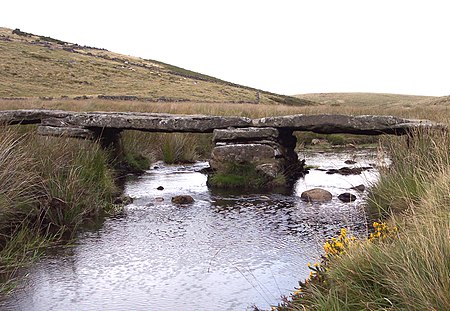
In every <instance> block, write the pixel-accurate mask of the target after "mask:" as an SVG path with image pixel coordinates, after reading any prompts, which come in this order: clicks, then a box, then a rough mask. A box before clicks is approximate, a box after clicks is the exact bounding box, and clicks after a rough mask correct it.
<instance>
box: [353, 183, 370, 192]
mask: <svg viewBox="0 0 450 311" xmlns="http://www.w3.org/2000/svg"><path fill="white" fill-rule="evenodd" d="M350 189H353V190H357V191H359V192H364V190H366V186H364V185H362V184H361V185H358V186H355V187H351V188H350Z"/></svg>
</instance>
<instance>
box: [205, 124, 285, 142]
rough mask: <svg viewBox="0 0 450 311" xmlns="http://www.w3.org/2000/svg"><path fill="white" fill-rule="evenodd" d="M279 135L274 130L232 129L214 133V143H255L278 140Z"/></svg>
mask: <svg viewBox="0 0 450 311" xmlns="http://www.w3.org/2000/svg"><path fill="white" fill-rule="evenodd" d="M278 135H279V133H278V131H277V129H274V128H270V127H269V128H265V127H261V128H257V127H248V128H232V129H218V130H214V132H213V141H214V142H218V141H220V142H229V141H241V142H242V141H255V140H265V139H276V138H277V137H278Z"/></svg>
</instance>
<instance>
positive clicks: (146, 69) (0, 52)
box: [0, 28, 312, 105]
mask: <svg viewBox="0 0 450 311" xmlns="http://www.w3.org/2000/svg"><path fill="white" fill-rule="evenodd" d="M0 72H1V73H2V74H1V75H0V98H30V97H32V98H37V97H45V98H50V97H51V98H61V97H64V98H66V97H69V98H77V97H80V96H82V97H94V98H95V97H99V96H100V98H104V99H128V100H132V99H141V100H145V101H162V102H164V101H169V102H179V101H196V102H231V103H257V102H259V103H263V104H288V105H309V104H312V103H311V102H309V101H307V100H303V99H298V98H295V97H290V96H283V95H278V94H273V93H270V92H264V91H261V90H257V89H254V88H249V87H245V86H241V85H237V84H233V83H230V82H226V81H222V80H219V79H216V78H213V77H210V76H206V75H202V74H199V73H196V72H193V71H190V70H185V69H182V68H179V67H176V66H172V65H168V64H164V63H161V62H158V61H154V60H148V59H142V58H137V57H131V56H125V55H121V54H117V53H113V52H110V51H107V50H105V49H98V48H93V47H86V46H80V45H78V44H73V43H68V42H64V41H61V40H58V39H54V38H50V37H45V36H38V35H33V34H30V33H25V32H22V31H20V30H18V29H16V30H12V29H8V28H0Z"/></svg>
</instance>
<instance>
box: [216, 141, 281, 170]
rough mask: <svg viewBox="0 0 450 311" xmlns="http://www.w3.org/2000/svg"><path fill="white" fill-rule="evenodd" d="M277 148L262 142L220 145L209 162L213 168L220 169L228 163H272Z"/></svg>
mask: <svg viewBox="0 0 450 311" xmlns="http://www.w3.org/2000/svg"><path fill="white" fill-rule="evenodd" d="M276 155H277V150H276V149H274V148H272V147H270V146H267V145H261V144H235V145H226V146H218V147H215V148H214V149H213V150H212V153H211V160H210V162H209V164H210V166H211V168H212V169H215V170H220V169H222V168H223V166H224V165H226V164H227V163H254V164H256V165H258V164H261V163H271V162H273V161H274V160H275V156H276Z"/></svg>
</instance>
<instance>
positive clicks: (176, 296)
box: [2, 154, 376, 311]
mask: <svg viewBox="0 0 450 311" xmlns="http://www.w3.org/2000/svg"><path fill="white" fill-rule="evenodd" d="M364 157H366V158H367V157H368V156H367V154H364ZM364 157H363V156H361V159H359V161H360V162H364V161H366V160H365V158H364ZM368 159H370V157H368ZM344 160H345V158H344V159H342V156H336V158H334V155H320V154H317V155H311V156H310V161H309V163H310V164H313V165H314V163H315V162H314V161H316V163H318V164H317V165H320V166H321V167H324V168H326V167H327V166H340V165H341V163H340V162H339V161H344ZM364 164H366V163H364ZM206 165H207V164H206V163H197V164H195V165H189V166H175V167H170V166H164V165H162V164H160V165H158V166H159V167H158V168H157V169H152V170H151V171H149V172H148V174H146V175H144V176H142V177H140V178H138V179H136V180H133V181H130V182H129V183H128V184H127V187H126V192H127V193H128V194H129V195H130V196H132V197H134V198H136V199H135V201H134V203H133V204H131V205H129V206H128V207H127V209H126V213H125V215H124V216H123V217H116V218H111V219H108V220H106V221H105V223H104V224H103V226H102V227H101V229H100V230H97V231H87V232H84V233H81V234H80V236H79V239H78V242H77V245H75V246H74V247H69V248H61V249H58V250H56V251H55V253H54V254H49V255H48V257H46V258H45V259H43V260H42V261H41V262H40V263H38V264H37V265H36V266H35V267H33V269H32V270H30V276H29V278H28V279H27V280H28V281H27V282H26V283H24V284H22V285H21V286H20V287H19V289H18V290H17V291H16V292H15V293H14V294H13V295H12V296H11V298H10V299H9V300H8V301H6V302H4V303H3V306H2V310H30V311H32V310H40V311H41V310H42V311H44V310H250V309H251V305H252V304H256V305H258V306H259V307H262V308H268V307H269V305H270V304H276V303H277V302H279V298H280V296H281V295H289V293H290V292H291V291H292V290H293V289H294V287H295V286H296V285H297V284H298V280H301V279H304V278H305V277H306V276H307V275H308V273H309V271H308V269H307V267H306V263H307V262H308V261H314V260H315V259H316V258H318V256H319V254H320V251H321V245H322V243H323V240H324V239H325V237H329V236H331V235H334V234H336V233H337V232H338V231H339V229H340V228H341V227H342V226H348V227H349V228H351V229H352V230H353V231H354V232H356V233H357V234H358V233H363V232H364V231H365V226H364V225H363V224H364V213H363V211H362V209H361V208H360V207H359V202H360V201H361V200H362V198H361V194H358V197H359V198H358V201H357V202H356V203H351V204H345V203H341V202H340V201H339V200H337V199H336V198H334V199H333V200H332V201H331V202H330V203H326V204H305V203H304V202H302V201H300V200H299V195H300V193H301V192H302V191H303V190H304V189H306V188H311V187H324V188H326V189H328V190H330V191H331V192H332V193H333V194H334V195H336V194H339V192H342V191H344V190H345V191H349V190H348V189H349V188H350V187H351V186H355V185H357V184H361V183H365V184H369V183H370V182H372V181H373V180H375V179H376V174H374V173H367V176H365V175H360V176H334V175H333V176H330V175H326V174H325V172H323V171H318V170H312V171H311V173H310V174H309V175H307V176H306V178H304V179H302V180H299V182H298V183H297V185H296V186H295V188H294V189H293V195H286V194H282V193H278V194H267V193H265V194H264V193H263V194H261V193H255V194H251V193H250V194H248V193H247V194H245V195H241V194H234V195H233V194H227V195H224V194H223V193H217V192H210V191H209V190H208V189H207V187H206V176H204V175H202V174H201V173H198V172H197V171H199V170H200V169H201V168H203V167H205V166H206ZM159 186H163V187H164V190H157V188H158V187H159ZM178 194H189V195H191V196H193V197H194V199H195V203H194V204H192V205H188V206H183V207H180V206H175V205H173V204H172V203H171V202H170V199H171V197H172V196H173V195H178Z"/></svg>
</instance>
